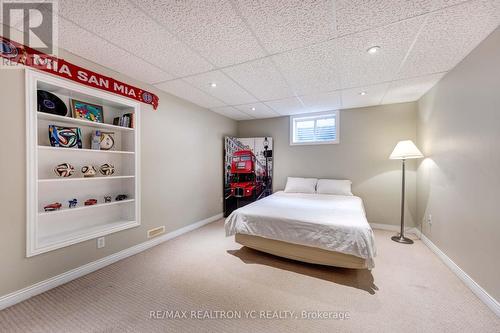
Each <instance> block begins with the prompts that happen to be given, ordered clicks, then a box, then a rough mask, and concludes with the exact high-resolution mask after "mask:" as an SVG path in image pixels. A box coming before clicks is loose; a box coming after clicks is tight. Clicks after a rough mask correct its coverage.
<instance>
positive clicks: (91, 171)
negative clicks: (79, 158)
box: [82, 165, 97, 177]
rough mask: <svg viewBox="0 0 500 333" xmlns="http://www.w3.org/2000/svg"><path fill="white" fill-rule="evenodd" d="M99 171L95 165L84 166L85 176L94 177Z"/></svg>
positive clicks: (83, 172)
mask: <svg viewBox="0 0 500 333" xmlns="http://www.w3.org/2000/svg"><path fill="white" fill-rule="evenodd" d="M96 173H97V170H96V169H95V168H94V166H93V165H85V166H83V167H82V174H83V177H94V176H95V175H96Z"/></svg>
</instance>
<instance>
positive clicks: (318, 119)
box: [290, 111, 339, 146]
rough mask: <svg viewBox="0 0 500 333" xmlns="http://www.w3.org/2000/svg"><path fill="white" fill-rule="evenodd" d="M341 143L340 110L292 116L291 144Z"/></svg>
mask: <svg viewBox="0 0 500 333" xmlns="http://www.w3.org/2000/svg"><path fill="white" fill-rule="evenodd" d="M336 143H339V111H328V112H323V113H316V114H308V115H297V116H290V145H292V146H293V145H317V144H336Z"/></svg>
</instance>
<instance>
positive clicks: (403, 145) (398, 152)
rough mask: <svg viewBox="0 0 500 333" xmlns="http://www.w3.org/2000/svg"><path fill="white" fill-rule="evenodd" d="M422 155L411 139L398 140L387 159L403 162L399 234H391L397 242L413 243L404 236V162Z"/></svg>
mask: <svg viewBox="0 0 500 333" xmlns="http://www.w3.org/2000/svg"><path fill="white" fill-rule="evenodd" d="M422 157H424V155H422V153H421V152H420V150H418V148H417V146H415V144H414V143H413V141H411V140H404V141H399V142H398V144H397V145H396V147H395V148H394V150H393V152H392V154H391V156H389V159H391V160H401V161H402V162H403V166H402V170H403V179H402V187H401V232H400V233H399V235H396V236H392V237H391V239H392V240H393V241H395V242H398V243H403V244H413V241H412V240H411V239H409V238H406V237H405V162H406V160H408V159H413V158H422Z"/></svg>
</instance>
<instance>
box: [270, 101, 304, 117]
mask: <svg viewBox="0 0 500 333" xmlns="http://www.w3.org/2000/svg"><path fill="white" fill-rule="evenodd" d="M264 104H266V105H267V106H269V107H270V108H272V109H273V110H274V111H276V112H278V113H279V114H281V115H290V114H298V113H305V112H307V109H306V108H305V107H304V105H303V104H302V103H301V102H300V100H299V99H298V98H297V97H293V98H285V99H279V100H275V101H268V102H264Z"/></svg>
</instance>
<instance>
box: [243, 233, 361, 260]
mask: <svg viewBox="0 0 500 333" xmlns="http://www.w3.org/2000/svg"><path fill="white" fill-rule="evenodd" d="M234 239H235V241H236V243H238V244H241V245H243V246H246V247H249V248H252V249H254V250H258V251H262V252H266V253H269V254H272V255H275V256H279V257H284V258H288V259H292V260H298V261H302V262H306V263H310V264H318V265H326V266H335V267H344V268H354V269H366V268H368V263H367V261H366V259H363V258H359V257H356V256H353V255H350V254H344V253H340V252H335V251H328V250H324V249H320V248H315V247H310V246H305V245H298V244H292V243H287V242H283V241H279V240H274V239H269V238H264V237H259V236H253V235H246V234H238V233H237V234H236V235H235V237H234Z"/></svg>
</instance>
